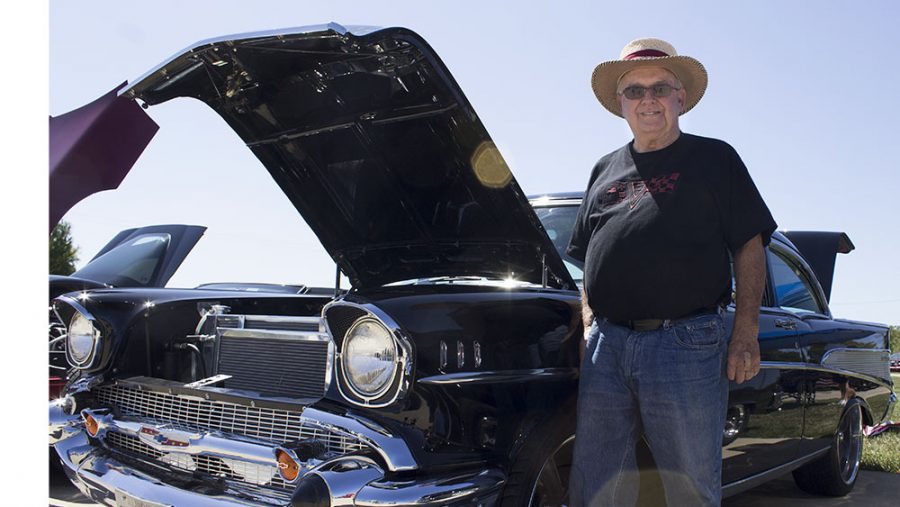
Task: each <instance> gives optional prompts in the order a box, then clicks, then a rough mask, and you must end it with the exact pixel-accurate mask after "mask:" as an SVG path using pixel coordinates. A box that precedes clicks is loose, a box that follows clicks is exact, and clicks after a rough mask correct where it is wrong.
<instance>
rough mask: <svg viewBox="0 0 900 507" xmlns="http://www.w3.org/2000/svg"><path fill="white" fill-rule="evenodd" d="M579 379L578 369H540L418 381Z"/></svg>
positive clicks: (452, 382)
mask: <svg viewBox="0 0 900 507" xmlns="http://www.w3.org/2000/svg"><path fill="white" fill-rule="evenodd" d="M577 377H578V369H577V368H539V369H534V370H495V371H473V372H461V373H447V374H445V375H433V376H430V377H423V378H420V379H419V380H418V383H419V384H425V385H452V384H501V383H508V382H526V381H534V380H541V381H550V380H570V379H575V378H577Z"/></svg>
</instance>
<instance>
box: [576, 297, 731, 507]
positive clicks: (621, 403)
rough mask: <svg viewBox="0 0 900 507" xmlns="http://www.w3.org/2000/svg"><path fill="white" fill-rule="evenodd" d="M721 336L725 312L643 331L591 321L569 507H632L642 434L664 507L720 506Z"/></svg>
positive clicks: (724, 394) (724, 344) (724, 386)
mask: <svg viewBox="0 0 900 507" xmlns="http://www.w3.org/2000/svg"><path fill="white" fill-rule="evenodd" d="M726 333H727V330H726V329H725V326H724V323H723V319H722V316H721V314H711V315H701V316H697V317H693V318H688V319H683V320H678V321H675V322H672V323H671V324H670V325H668V326H667V327H661V328H659V329H657V330H654V331H640V332H639V331H632V330H631V329H629V328H626V327H622V326H617V325H615V324H612V323H611V322H609V321H606V320H601V321H599V322H595V323H594V326H593V327H592V328H591V331H590V335H589V338H588V342H587V344H586V347H585V357H584V362H583V363H582V365H581V379H580V381H579V386H578V421H577V430H576V434H575V450H574V463H573V466H572V475H571V478H570V483H569V493H570V500H571V502H570V505H572V506H575V507H594V506H604V507H606V506H620V505H634V504H635V501H636V500H637V495H638V483H637V479H638V470H637V465H636V459H635V444H636V443H637V442H638V439H639V438H640V437H641V435H642V434H643V435H644V436H645V438H646V439H647V443H648V444H649V446H650V450H651V452H652V453H653V459H654V461H655V462H656V465H657V468H658V469H659V472H660V477H661V479H662V483H663V487H664V489H665V494H666V503H667V504H668V505H670V506H682V505H690V506H697V505H719V503H720V500H721V489H722V488H721V484H722V430H723V428H724V426H725V412H726V405H727V402H728V381H727V379H726V376H725V375H726V370H725V366H726V358H727V348H728V340H727V337H726Z"/></svg>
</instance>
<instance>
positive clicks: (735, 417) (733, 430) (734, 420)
mask: <svg viewBox="0 0 900 507" xmlns="http://www.w3.org/2000/svg"><path fill="white" fill-rule="evenodd" d="M745 418H746V411H745V410H744V406H743V405H735V406H733V407H730V408H729V409H728V414H727V415H726V416H725V429H724V431H723V436H724V438H725V439H726V440H728V439H732V438H734V437H737V435H738V433H740V432H741V428H742V426H743V425H744V420H745Z"/></svg>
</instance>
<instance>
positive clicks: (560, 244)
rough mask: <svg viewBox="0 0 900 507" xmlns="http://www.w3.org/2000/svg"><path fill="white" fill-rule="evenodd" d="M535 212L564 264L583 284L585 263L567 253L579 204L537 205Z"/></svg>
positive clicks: (574, 278) (576, 280) (577, 281)
mask: <svg viewBox="0 0 900 507" xmlns="http://www.w3.org/2000/svg"><path fill="white" fill-rule="evenodd" d="M534 212H535V213H536V214H537V216H538V218H539V219H540V220H541V223H542V224H544V229H546V230H547V236H549V237H550V241H552V242H553V246H554V247H556V251H557V252H559V256H560V257H562V260H563V264H565V265H566V269H568V270H569V274H570V275H571V276H572V279H573V280H575V283H577V284H578V285H579V286H581V283H582V279H583V278H584V263H583V262H581V261H579V260H576V259H573V258H572V257H570V256H569V255H568V254H566V247H567V246H568V245H569V240H570V239H571V238H572V228H573V227H574V225H575V215H577V214H578V205H577V204H565V205H559V206H535V208H534Z"/></svg>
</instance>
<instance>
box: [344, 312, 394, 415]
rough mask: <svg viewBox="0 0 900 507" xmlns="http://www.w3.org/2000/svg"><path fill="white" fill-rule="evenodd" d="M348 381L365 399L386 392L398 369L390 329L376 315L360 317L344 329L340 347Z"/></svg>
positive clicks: (351, 387)
mask: <svg viewBox="0 0 900 507" xmlns="http://www.w3.org/2000/svg"><path fill="white" fill-rule="evenodd" d="M341 366H342V369H343V371H344V378H345V379H346V380H347V385H348V386H349V387H350V389H351V390H353V392H354V393H355V394H356V395H358V396H360V397H362V398H367V399H372V398H377V397H379V396H381V395H382V394H384V393H385V391H387V390H388V388H389V387H390V386H391V383H392V381H393V380H394V375H396V373H397V345H396V343H395V342H394V338H393V337H392V336H391V332H390V331H388V329H387V328H385V327H384V326H383V325H382V324H381V323H380V322H378V321H377V320H375V319H370V318H366V319H361V320H359V321H357V322H356V323H355V324H353V326H352V327H351V328H350V330H349V331H347V335H346V337H345V338H344V346H343V347H342V348H341Z"/></svg>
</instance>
